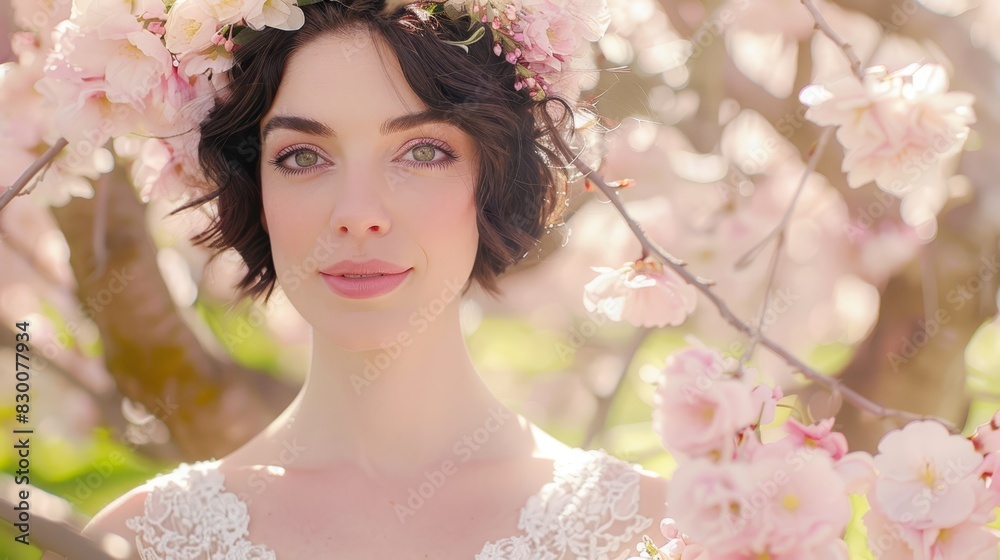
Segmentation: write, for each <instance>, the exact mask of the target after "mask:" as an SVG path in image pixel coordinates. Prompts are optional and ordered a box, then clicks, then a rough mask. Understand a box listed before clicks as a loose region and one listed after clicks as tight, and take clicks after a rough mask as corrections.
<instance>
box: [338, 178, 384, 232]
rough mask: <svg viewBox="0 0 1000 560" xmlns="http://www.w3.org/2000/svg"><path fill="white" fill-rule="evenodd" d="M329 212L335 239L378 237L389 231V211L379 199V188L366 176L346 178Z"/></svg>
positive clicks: (380, 198)
mask: <svg viewBox="0 0 1000 560" xmlns="http://www.w3.org/2000/svg"><path fill="white" fill-rule="evenodd" d="M339 190H340V194H339V196H338V197H337V199H336V202H335V204H334V207H333V212H332V213H331V214H330V226H331V228H332V229H333V232H334V235H336V236H337V237H338V238H354V239H356V240H358V241H362V240H363V239H364V238H365V237H368V236H375V237H382V236H384V235H386V234H387V233H389V228H390V223H391V220H390V218H389V210H388V208H386V205H385V203H384V201H383V200H382V196H381V192H382V190H383V189H381V188H380V186H379V185H378V184H377V183H376V182H375V181H374V180H371V175H368V177H367V178H362V177H358V176H355V178H353V179H352V178H350V177H348V183H347V184H346V185H343V186H342V188H341V189H339Z"/></svg>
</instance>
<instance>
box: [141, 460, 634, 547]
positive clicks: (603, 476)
mask: <svg viewBox="0 0 1000 560" xmlns="http://www.w3.org/2000/svg"><path fill="white" fill-rule="evenodd" d="M216 463H217V461H198V462H196V463H194V464H187V463H181V465H180V466H178V467H177V468H176V469H174V470H173V471H171V472H170V473H168V474H167V475H164V476H159V477H156V478H154V479H152V480H150V481H149V482H150V486H151V487H152V490H151V491H150V493H149V494H148V495H147V497H146V501H145V509H144V512H143V515H141V516H137V517H133V518H131V519H129V520H127V521H126V526H127V527H128V528H129V529H130V530H132V531H134V532H135V542H136V546H137V547H138V549H139V552H140V556H141V557H142V559H143V560H299V559H292V558H287V559H286V558H280V559H278V558H277V556H276V555H275V553H274V551H273V550H271V549H270V548H268V547H267V546H266V545H265V544H262V543H253V542H250V541H249V540H247V538H246V537H247V535H248V530H247V527H248V525H249V523H250V516H249V514H248V513H247V506H246V504H245V503H244V502H242V501H241V500H240V499H239V498H237V497H236V495H235V494H233V493H231V492H227V491H226V490H225V480H224V476H223V474H222V473H220V472H219V471H218V470H217V469H215V468H214V466H215V464H216ZM638 470H639V467H638V466H635V465H631V464H630V463H627V462H625V461H622V460H620V459H617V458H615V457H612V456H610V455H608V454H607V453H605V452H604V451H603V450H591V451H584V450H582V449H573V450H571V451H570V452H569V453H568V454H567V455H566V456H564V457H562V458H561V459H560V460H557V461H556V462H555V466H554V470H553V475H554V479H553V480H552V482H549V483H548V484H546V485H544V486H543V487H542V488H541V490H539V491H538V493H537V494H535V495H534V496H532V497H531V498H529V499H528V502H527V503H526V504H525V505H524V507H523V508H521V518H520V521H519V522H518V529H519V530H520V531H521V532H520V533H519V534H517V535H514V536H511V537H507V538H504V539H500V540H496V541H491V542H488V543H486V544H485V545H484V546H483V549H482V550H481V551H480V552H479V554H477V555H476V556H475V560H570V559H571V560H584V559H586V560H609V559H610V555H611V554H614V553H616V552H617V551H620V550H623V549H631V547H632V546H634V545H635V543H636V542H638V541H639V540H641V534H642V531H644V530H645V529H647V528H649V527H650V526H651V525H652V524H653V519H651V518H649V517H644V516H642V515H639V513H638V511H639V476H640V475H639V472H638Z"/></svg>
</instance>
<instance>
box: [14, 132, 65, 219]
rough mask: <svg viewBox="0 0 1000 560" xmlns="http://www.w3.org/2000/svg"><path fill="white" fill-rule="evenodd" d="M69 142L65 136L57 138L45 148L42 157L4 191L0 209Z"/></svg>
mask: <svg viewBox="0 0 1000 560" xmlns="http://www.w3.org/2000/svg"><path fill="white" fill-rule="evenodd" d="M67 144H69V142H67V141H66V139H65V138H60V139H59V140H56V143H55V144H52V145H51V146H50V147H49V149H48V150H45V153H44V154H42V157H40V158H38V159H36V160H35V162H34V163H32V164H31V166H29V167H28V169H27V170H26V171H25V172H24V173H23V174H21V176H20V177H18V178H17V180H16V181H14V183H13V184H12V185H11V186H9V187H7V190H6V191H4V193H3V195H2V196H0V210H3V209H4V207H6V206H7V204H9V203H10V201H12V200H14V197H15V196H17V195H18V194H20V192H21V190H22V189H24V187H25V186H26V185H27V184H28V182H29V181H31V178H32V177H34V176H35V175H37V174H38V172H39V171H41V170H42V168H43V167H45V166H46V165H48V163H49V162H50V161H52V160H54V159H55V158H56V156H57V155H59V152H61V151H62V149H63V148H65V147H66V145H67Z"/></svg>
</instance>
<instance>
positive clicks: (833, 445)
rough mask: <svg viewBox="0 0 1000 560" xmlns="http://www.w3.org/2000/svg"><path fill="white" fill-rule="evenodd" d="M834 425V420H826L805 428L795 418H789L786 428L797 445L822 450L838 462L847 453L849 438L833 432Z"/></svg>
mask: <svg viewBox="0 0 1000 560" xmlns="http://www.w3.org/2000/svg"><path fill="white" fill-rule="evenodd" d="M833 423H834V419H833V418H826V419H824V420H820V421H819V422H818V423H816V424H812V425H809V426H805V425H803V424H801V423H800V422H799V421H798V420H796V419H795V418H789V419H788V421H787V422H785V425H784V426H785V430H787V431H788V437H789V438H791V440H792V441H793V442H795V444H796V445H803V446H807V447H815V448H819V449H822V450H824V451H826V452H827V453H829V454H830V457H831V458H833V460H834V461H836V460H838V459H840V458H841V457H843V456H844V455H845V454H846V453H847V438H846V437H844V434H841V433H839V432H834V431H832V430H833Z"/></svg>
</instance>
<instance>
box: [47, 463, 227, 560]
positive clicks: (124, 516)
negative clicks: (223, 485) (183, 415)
mask: <svg viewBox="0 0 1000 560" xmlns="http://www.w3.org/2000/svg"><path fill="white" fill-rule="evenodd" d="M216 466H217V465H216V464H215V463H214V462H210V461H205V462H196V463H194V464H190V465H189V464H186V463H182V464H181V465H180V466H178V467H176V468H175V469H174V470H172V471H169V472H166V473H161V474H159V475H157V476H155V477H153V478H151V479H149V480H147V481H146V482H145V483H144V484H141V485H139V486H136V487H135V488H133V489H131V490H129V491H128V492H126V493H125V494H123V495H121V496H119V497H118V498H116V499H115V500H114V501H112V502H111V503H109V504H108V505H106V506H105V507H104V508H103V509H101V511H99V512H98V513H97V514H96V515H95V516H94V517H93V518H92V519H91V520H90V521H89V522H88V523H87V525H86V526H84V528H83V530H82V531H81V534H82V535H83V536H84V537H86V538H88V539H89V540H91V541H93V542H94V543H96V544H98V545H99V546H101V547H103V548H104V549H105V550H106V551H107V552H109V553H111V554H112V556H116V557H120V558H125V559H127V560H141V556H140V554H139V551H138V550H137V546H136V534H137V533H136V529H137V528H138V527H140V525H141V520H143V519H144V517H145V512H146V501H147V498H148V497H149V496H150V495H151V494H153V492H154V491H163V489H164V488H165V487H167V486H172V487H174V488H173V490H176V491H180V490H181V489H182V488H184V489H187V488H191V486H190V484H189V482H188V481H183V480H182V479H186V478H187V477H189V476H190V475H191V473H192V472H193V469H198V470H199V471H202V472H210V471H215V470H217V469H215V467H216ZM213 476H218V475H213ZM179 483H180V485H179ZM133 519H136V521H139V522H140V523H138V524H137V523H136V521H133V522H131V523H130V520H133ZM125 554H127V555H125ZM57 559H61V557H60V556H58V555H54V554H52V553H47V554H46V556H43V557H42V560H57ZM68 560H73V558H72V557H69V558H68Z"/></svg>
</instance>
